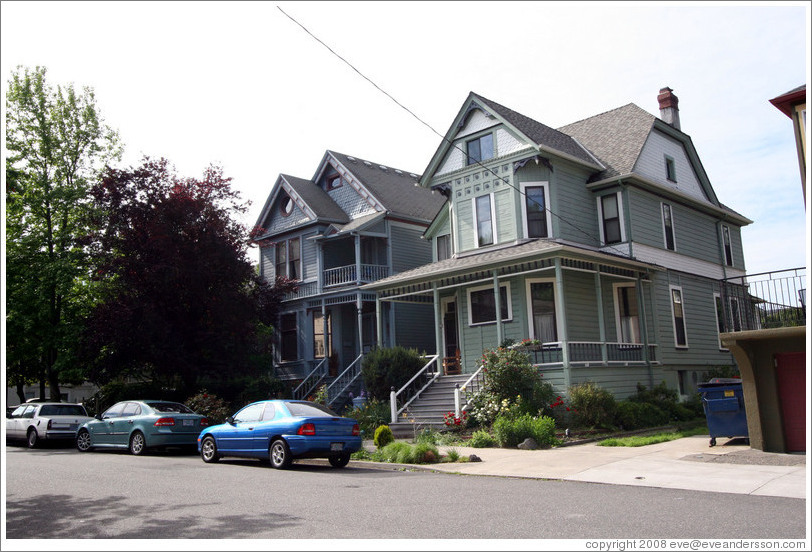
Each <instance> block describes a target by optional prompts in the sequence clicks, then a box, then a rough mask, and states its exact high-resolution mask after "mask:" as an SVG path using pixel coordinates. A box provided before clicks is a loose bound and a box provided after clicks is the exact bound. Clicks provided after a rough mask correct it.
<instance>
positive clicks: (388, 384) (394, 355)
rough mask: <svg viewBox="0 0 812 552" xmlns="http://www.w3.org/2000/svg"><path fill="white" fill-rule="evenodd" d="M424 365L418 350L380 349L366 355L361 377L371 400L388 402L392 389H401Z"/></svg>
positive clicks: (404, 348) (400, 348) (401, 348)
mask: <svg viewBox="0 0 812 552" xmlns="http://www.w3.org/2000/svg"><path fill="white" fill-rule="evenodd" d="M424 364H425V361H424V360H423V358H421V356H420V353H419V352H418V351H417V349H408V348H406V347H379V348H375V349H372V350H371V351H370V352H369V353H367V354H365V355H364V359H363V361H362V362H361V377H363V379H364V387H365V388H366V390H367V392H368V393H369V395H370V397H371V398H373V399H377V400H379V401H388V400H389V394H390V391H391V388H392V387H394V388H395V389H400V388H401V387H402V386H403V385H404V384H405V383H406V382H407V381H409V380H410V379H411V377H412V376H414V375H415V374H416V373H417V371H418V370H420V368H422V367H423V365H424Z"/></svg>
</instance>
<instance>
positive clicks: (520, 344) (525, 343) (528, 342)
mask: <svg viewBox="0 0 812 552" xmlns="http://www.w3.org/2000/svg"><path fill="white" fill-rule="evenodd" d="M539 346H541V341H539V340H538V339H522V340H521V341H514V342H513V343H511V344H510V345H508V347H507V348H508V349H527V348H530V347H539Z"/></svg>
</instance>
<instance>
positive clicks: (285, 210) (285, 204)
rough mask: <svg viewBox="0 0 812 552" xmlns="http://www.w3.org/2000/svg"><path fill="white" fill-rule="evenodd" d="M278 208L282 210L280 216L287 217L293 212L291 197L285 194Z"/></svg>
mask: <svg viewBox="0 0 812 552" xmlns="http://www.w3.org/2000/svg"><path fill="white" fill-rule="evenodd" d="M279 209H280V211H282V216H284V217H287V216H290V214H291V213H292V212H293V199H291V197H290V196H285V197H283V198H282V201H281V202H280V204H279Z"/></svg>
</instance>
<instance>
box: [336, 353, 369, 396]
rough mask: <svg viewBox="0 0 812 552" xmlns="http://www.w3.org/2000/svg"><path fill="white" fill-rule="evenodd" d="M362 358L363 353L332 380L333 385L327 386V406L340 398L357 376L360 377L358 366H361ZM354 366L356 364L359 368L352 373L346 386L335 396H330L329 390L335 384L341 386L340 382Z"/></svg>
mask: <svg viewBox="0 0 812 552" xmlns="http://www.w3.org/2000/svg"><path fill="white" fill-rule="evenodd" d="M362 358H364V353H361V354H360V355H358V358H356V359H355V360H353V361H352V362H351V363H350V365H349V366H347V367H346V368H345V369H344V371H343V372H341V373H340V374H339V375H338V376H337V377H336V379H334V380H333V383H331V384H330V385H329V386H327V397H328V399H327V406H331V405H332V404H333V403H334V402H335V401H336V399H337V398H338V397H340V396H341V394H342V393H343V392H344V391H346V390H347V388H348V387H349V386H350V385H352V384H353V382H354V381H355V380H356V379H358V376H360V375H361V369H360V365H361V359H362ZM356 364H358V366H359V368H358V369H357V370H354V371H353V374H352V377H351V378H350V379H349V381H348V382H347V384H346V385H344V387H341V389H340V390H339V391H338V393H336V394H335V395H332V394H331V393H330V390H331V389H332V388H333V387H335V385H336V384H341V382H342V380H343V379H344V378H345V376H347V373H348V372H350V370H352V368H353V366H355V365H356Z"/></svg>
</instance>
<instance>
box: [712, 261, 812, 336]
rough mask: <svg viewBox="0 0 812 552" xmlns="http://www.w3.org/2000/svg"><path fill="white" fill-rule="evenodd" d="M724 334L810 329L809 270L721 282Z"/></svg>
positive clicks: (719, 309)
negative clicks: (807, 317)
mask: <svg viewBox="0 0 812 552" xmlns="http://www.w3.org/2000/svg"><path fill="white" fill-rule="evenodd" d="M716 313H717V317H718V320H719V331H720V332H740V331H745V330H766V329H770V328H785V327H789V326H805V325H806V269H805V268H793V269H789V270H781V271H777V272H762V273H760V274H748V275H746V276H741V277H737V278H727V279H725V280H721V281H720V289H719V295H718V296H717V298H716Z"/></svg>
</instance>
